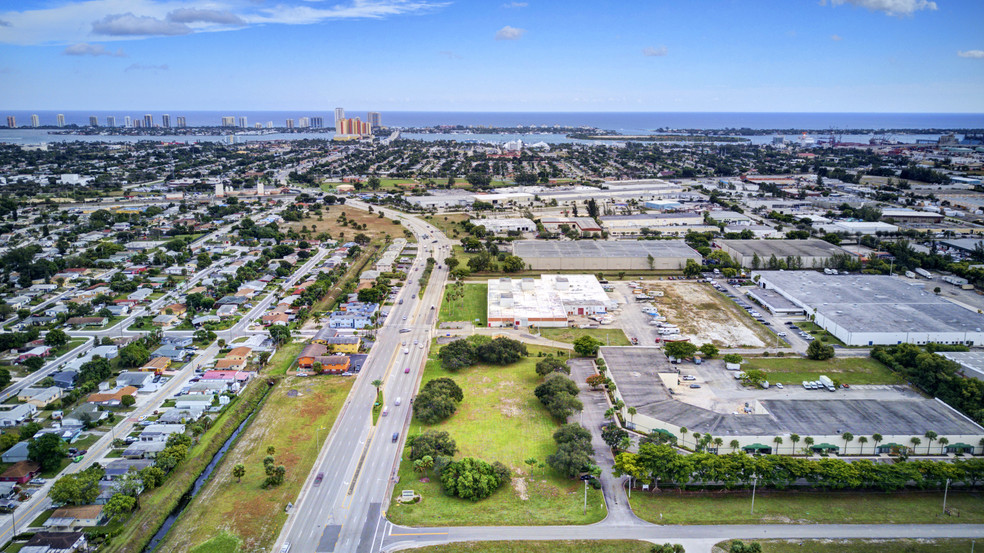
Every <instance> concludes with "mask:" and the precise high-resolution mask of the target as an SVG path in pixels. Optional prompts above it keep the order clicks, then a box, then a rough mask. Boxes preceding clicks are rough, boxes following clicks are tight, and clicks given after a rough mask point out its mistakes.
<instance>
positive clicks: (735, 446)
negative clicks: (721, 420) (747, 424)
mask: <svg viewBox="0 0 984 553" xmlns="http://www.w3.org/2000/svg"><path fill="white" fill-rule="evenodd" d="M728 445H730V446H731V452H732V453H734V452H736V451H738V446H739V445H740V444H739V443H738V440H731V443H730V444H728Z"/></svg>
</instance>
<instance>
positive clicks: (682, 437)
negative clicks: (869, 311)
mask: <svg viewBox="0 0 984 553" xmlns="http://www.w3.org/2000/svg"><path fill="white" fill-rule="evenodd" d="M680 443H681V444H683V447H687V427H686V426H681V427H680ZM981 445H982V446H984V439H982V440H981Z"/></svg>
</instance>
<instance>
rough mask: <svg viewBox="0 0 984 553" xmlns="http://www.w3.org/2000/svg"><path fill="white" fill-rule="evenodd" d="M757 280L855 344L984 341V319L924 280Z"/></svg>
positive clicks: (788, 274) (812, 276) (768, 276)
mask: <svg viewBox="0 0 984 553" xmlns="http://www.w3.org/2000/svg"><path fill="white" fill-rule="evenodd" d="M752 276H753V278H755V277H758V284H759V286H761V287H763V288H766V289H769V290H774V291H775V292H776V293H778V294H779V295H781V296H783V297H784V298H786V299H788V300H789V301H790V302H792V303H793V304H795V305H796V306H798V307H801V308H803V310H804V311H805V312H806V315H807V316H808V317H810V318H811V319H813V321H814V322H815V323H816V324H817V325H819V326H820V327H822V328H823V329H824V330H826V331H827V332H830V333H831V334H833V335H834V336H836V337H837V339H839V340H840V341H842V342H844V343H845V344H847V345H849V346H870V345H876V344H883V345H890V344H901V343H904V342H905V343H911V344H925V343H928V342H937V343H941V344H967V345H974V344H982V343H984V315H982V314H980V313H976V312H974V311H970V310H969V309H965V308H963V307H961V306H959V305H956V304H954V303H951V302H949V301H947V300H945V299H943V298H940V297H938V296H937V295H936V294H934V293H933V292H932V291H931V290H927V289H926V288H925V283H923V282H914V281H911V280H908V279H901V278H897V277H894V276H887V275H861V274H857V275H827V274H823V273H819V272H816V271H762V272H756V273H753V275H752Z"/></svg>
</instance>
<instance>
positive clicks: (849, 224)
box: [817, 221, 899, 235]
mask: <svg viewBox="0 0 984 553" xmlns="http://www.w3.org/2000/svg"><path fill="white" fill-rule="evenodd" d="M817 226H818V227H819V228H820V229H822V230H823V231H824V232H843V233H847V234H851V235H854V234H878V233H879V232H881V233H894V232H898V231H899V227H897V226H895V225H890V224H888V223H883V222H881V221H834V222H832V223H827V224H821V225H817Z"/></svg>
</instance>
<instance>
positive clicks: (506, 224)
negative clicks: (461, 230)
mask: <svg viewBox="0 0 984 553" xmlns="http://www.w3.org/2000/svg"><path fill="white" fill-rule="evenodd" d="M470 222H471V224H473V225H475V226H483V227H485V230H487V231H489V232H491V233H493V234H506V233H508V232H510V231H511V232H536V223H534V222H533V221H531V220H529V219H527V218H525V217H514V218H509V219H472V220H471V221H470Z"/></svg>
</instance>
